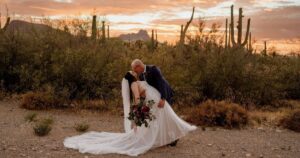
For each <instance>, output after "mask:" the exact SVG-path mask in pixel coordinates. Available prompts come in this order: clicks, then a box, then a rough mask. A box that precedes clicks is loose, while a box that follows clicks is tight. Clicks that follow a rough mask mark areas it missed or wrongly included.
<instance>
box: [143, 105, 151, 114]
mask: <svg viewBox="0 0 300 158" xmlns="http://www.w3.org/2000/svg"><path fill="white" fill-rule="evenodd" d="M149 111H150V108H149V107H148V106H143V107H142V112H143V113H146V112H149Z"/></svg>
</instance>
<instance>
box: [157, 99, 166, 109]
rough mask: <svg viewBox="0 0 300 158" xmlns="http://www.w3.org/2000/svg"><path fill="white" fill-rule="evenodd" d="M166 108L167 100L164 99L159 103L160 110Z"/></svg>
mask: <svg viewBox="0 0 300 158" xmlns="http://www.w3.org/2000/svg"><path fill="white" fill-rule="evenodd" d="M164 106H165V100H164V99H161V100H160V101H159V103H158V107H159V108H163V107H164Z"/></svg>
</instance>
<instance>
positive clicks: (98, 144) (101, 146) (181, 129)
mask: <svg viewBox="0 0 300 158" xmlns="http://www.w3.org/2000/svg"><path fill="white" fill-rule="evenodd" d="M138 82H140V84H141V86H142V87H143V88H144V89H145V90H146V91H145V94H146V101H148V100H153V101H154V102H155V104H154V105H153V108H152V109H151V110H152V113H153V114H154V115H155V117H156V119H154V120H153V121H150V123H149V125H150V126H149V127H148V128H147V127H145V126H142V127H137V130H136V131H134V130H133V129H130V121H129V120H128V119H127V116H128V113H129V100H128V99H129V98H128V97H129V94H128V93H127V90H128V89H129V87H128V84H127V83H128V82H127V80H126V79H123V81H122V95H123V104H124V124H125V133H108V132H95V131H91V132H87V133H85V134H82V135H78V136H73V137H67V138H66V139H65V140H64V146H65V147H67V148H72V149H77V150H79V152H81V153H91V154H108V153H117V154H125V155H129V156H138V155H139V154H143V153H145V152H147V151H148V150H150V149H154V148H157V147H160V146H164V145H167V144H170V143H171V142H173V141H175V140H176V139H179V138H181V137H183V136H185V135H186V134H187V133H188V132H190V131H193V130H195V129H196V126H192V125H189V124H188V123H187V122H185V121H184V120H182V119H181V118H179V117H178V116H177V115H176V113H175V112H174V111H173V109H172V108H171V106H170V105H169V103H168V102H165V106H164V107H163V108H158V107H157V103H158V102H159V100H160V93H159V92H158V91H157V90H156V89H155V88H154V87H152V86H150V85H149V84H148V83H147V82H146V81H138ZM124 90H126V92H124Z"/></svg>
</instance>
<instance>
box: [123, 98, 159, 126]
mask: <svg viewBox="0 0 300 158" xmlns="http://www.w3.org/2000/svg"><path fill="white" fill-rule="evenodd" d="M154 103H155V102H154V101H153V100H148V101H147V102H146V101H145V98H142V97H141V99H140V102H139V103H138V104H134V105H131V107H130V112H129V116H128V119H129V120H131V121H133V122H134V123H135V124H136V125H137V126H142V125H143V124H144V125H145V127H149V122H150V121H152V120H153V119H155V116H154V115H153V114H152V112H151V108H152V105H153V104H154Z"/></svg>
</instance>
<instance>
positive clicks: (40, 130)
mask: <svg viewBox="0 0 300 158" xmlns="http://www.w3.org/2000/svg"><path fill="white" fill-rule="evenodd" d="M52 123H53V120H52V119H43V120H41V121H39V122H38V123H37V124H36V125H35V126H34V127H33V130H34V133H35V134H36V135H37V136H45V135H47V134H49V132H50V131H51V130H52V127H51V124H52Z"/></svg>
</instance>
